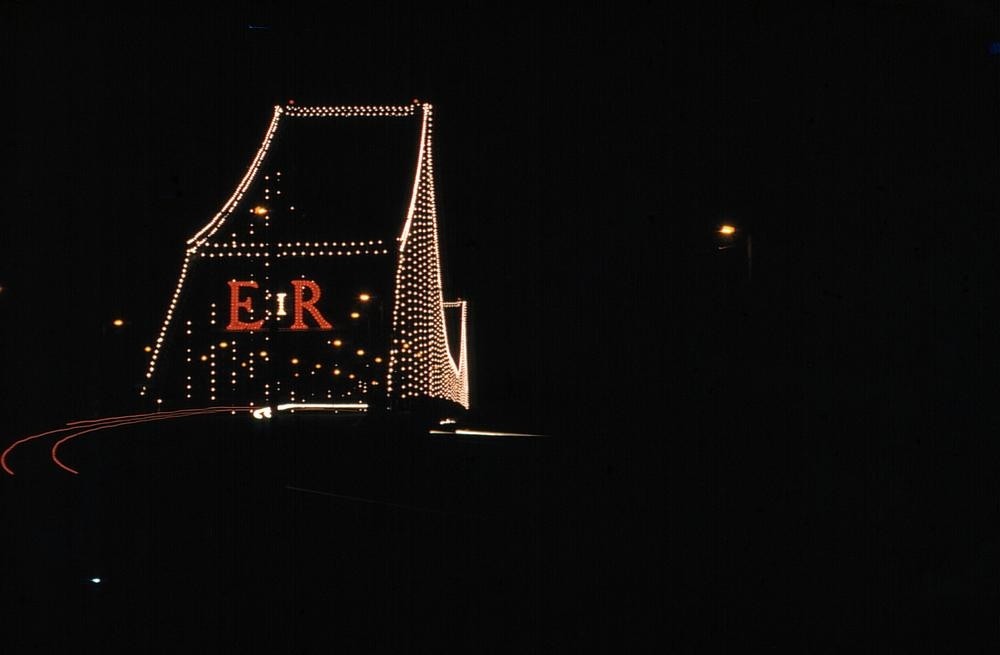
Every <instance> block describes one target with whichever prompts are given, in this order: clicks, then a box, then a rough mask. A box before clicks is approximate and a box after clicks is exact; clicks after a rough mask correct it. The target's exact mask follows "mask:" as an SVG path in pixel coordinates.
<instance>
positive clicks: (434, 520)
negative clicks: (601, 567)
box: [3, 415, 554, 653]
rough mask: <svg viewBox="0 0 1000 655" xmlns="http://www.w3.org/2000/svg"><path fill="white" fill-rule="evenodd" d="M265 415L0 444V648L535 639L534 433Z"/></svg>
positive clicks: (307, 646) (414, 644)
mask: <svg viewBox="0 0 1000 655" xmlns="http://www.w3.org/2000/svg"><path fill="white" fill-rule="evenodd" d="M281 418H282V419H284V420H278V421H275V422H273V423H272V424H271V425H269V426H261V425H255V424H253V423H252V422H251V421H250V419H248V418H246V417H244V416H239V417H231V416H228V415H226V416H223V417H214V418H199V419H189V420H188V421H187V422H186V423H184V422H175V423H173V424H169V423H168V424H160V425H148V426H142V427H137V428H129V429H122V430H119V431H117V432H113V431H108V432H105V433H96V434H95V435H93V436H94V437H95V438H94V439H93V440H91V441H89V442H85V441H84V440H83V439H82V438H81V439H80V440H79V442H78V443H75V444H73V445H70V446H67V447H66V448H65V451H64V452H63V455H64V459H65V460H66V461H67V463H69V462H72V466H74V467H75V468H77V469H78V470H79V471H80V475H79V476H72V475H70V474H68V473H65V472H63V471H61V470H57V469H56V468H55V467H54V466H53V465H52V464H51V463H50V462H48V461H46V459H47V458H46V455H47V452H45V453H43V452H42V451H43V450H44V451H47V448H35V449H33V450H32V451H31V452H28V450H29V449H28V448H25V449H24V451H23V453H18V454H17V455H15V456H14V457H12V459H11V462H12V464H13V465H14V466H16V467H17V468H16V470H17V471H18V475H17V477H15V478H9V477H6V476H5V477H6V479H5V481H4V485H5V488H4V503H5V510H6V516H7V522H6V526H7V527H6V529H5V535H6V542H7V546H8V549H9V550H8V556H7V557H6V558H5V563H6V566H5V572H4V584H3V587H4V593H3V596H4V601H5V605H6V608H5V611H6V614H5V615H6V616H7V617H8V619H11V618H13V619H14V620H12V621H10V622H9V623H7V625H8V626H9V627H8V629H7V631H6V635H5V640H6V642H7V646H8V648H10V649H12V650H8V648H5V650H7V652H39V651H45V650H49V649H54V648H74V649H76V648H88V649H90V648H93V647H98V646H100V647H111V646H112V645H114V646H118V647H125V648H128V649H130V650H135V651H137V652H178V651H180V650H187V651H189V652H246V651H248V650H253V651H256V652H294V653H299V652H306V653H308V652H320V651H321V650H328V649H329V648H330V647H355V648H356V649H357V650H359V651H368V652H400V651H407V650H421V649H423V648H429V647H437V646H445V645H452V646H464V647H469V648H475V649H477V650H478V649H479V648H480V646H482V645H490V646H492V647H497V648H500V649H501V650H532V649H537V648H539V647H541V646H542V644H544V642H545V641H546V640H548V639H549V638H550V636H546V633H545V630H544V627H543V626H544V623H545V622H544V617H543V614H544V611H545V602H544V600H543V599H544V597H545V594H546V591H545V587H546V585H547V584H548V583H547V582H546V580H547V578H548V577H549V576H548V574H547V570H548V569H549V568H550V567H551V562H550V561H548V560H549V559H550V558H551V557H552V553H551V552H550V549H549V548H548V546H547V545H546V542H548V541H549V539H548V538H547V536H546V532H547V528H546V525H547V522H546V520H545V515H546V513H547V512H548V511H550V506H549V505H550V500H549V499H548V498H547V493H546V490H545V488H546V481H545V480H544V479H543V476H542V472H543V471H544V470H546V469H547V468H548V466H547V461H548V460H550V459H551V451H552V447H553V445H554V441H552V440H544V439H524V438H522V439H515V438H507V439H498V438H492V439H490V438H485V437H480V438H476V437H465V438H463V437H455V436H433V437H432V436H427V435H426V433H422V432H409V431H406V430H405V429H392V430H383V429H381V428H378V429H373V430H358V429H356V428H352V427H350V426H349V425H347V424H345V423H344V422H331V420H330V419H328V418H325V417H315V416H313V417H302V418H299V417H281ZM94 577H100V578H101V582H100V584H95V583H92V582H90V581H89V580H90V579H91V578H94ZM5 622H6V621H5Z"/></svg>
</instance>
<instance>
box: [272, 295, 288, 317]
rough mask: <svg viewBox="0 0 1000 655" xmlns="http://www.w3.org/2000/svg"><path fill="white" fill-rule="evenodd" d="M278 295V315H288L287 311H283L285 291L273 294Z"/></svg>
mask: <svg viewBox="0 0 1000 655" xmlns="http://www.w3.org/2000/svg"><path fill="white" fill-rule="evenodd" d="M275 295H276V296H278V316H288V312H286V311H285V296H287V295H288V294H287V293H278V294H275Z"/></svg>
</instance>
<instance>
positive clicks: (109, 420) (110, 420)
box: [0, 406, 248, 475]
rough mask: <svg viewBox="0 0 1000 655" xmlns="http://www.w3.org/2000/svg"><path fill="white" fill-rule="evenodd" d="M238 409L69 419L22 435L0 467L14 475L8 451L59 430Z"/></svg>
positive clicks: (2, 455) (0, 455) (1, 456)
mask: <svg viewBox="0 0 1000 655" xmlns="http://www.w3.org/2000/svg"><path fill="white" fill-rule="evenodd" d="M239 409H248V408H246V407H241V406H226V407H223V406H215V407H201V408H194V409H179V410H174V411H169V412H149V413H145V414H126V415H122V416H107V417H105V418H97V419H85V420H81V421H69V422H68V423H66V425H65V426H63V427H61V428H54V429H52V430H46V431H44V432H39V433H36V434H32V435H29V436H27V437H23V438H21V439H18V440H17V441H15V442H14V443H12V444H10V445H9V446H7V448H6V449H5V450H4V451H3V453H0V467H2V468H3V470H4V471H5V472H6V473H7V474H8V475H14V471H13V469H11V468H10V466H9V465H8V464H7V456H8V455H10V453H11V452H12V451H13V450H14V449H15V448H16V447H18V446H20V445H21V444H25V443H28V442H30V441H34V440H36V439H41V438H42V437H47V436H49V435H53V434H59V433H61V432H67V431H69V430H72V429H74V428H79V427H84V426H95V425H102V426H112V425H115V424H117V423H120V422H123V421H132V420H134V419H141V418H148V417H157V416H159V417H163V418H172V417H182V416H186V415H188V414H191V413H192V412H202V411H204V410H219V411H223V410H224V411H234V410H239Z"/></svg>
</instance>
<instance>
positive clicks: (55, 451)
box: [50, 406, 250, 475]
mask: <svg viewBox="0 0 1000 655" xmlns="http://www.w3.org/2000/svg"><path fill="white" fill-rule="evenodd" d="M237 409H240V410H242V409H250V407H248V406H245V407H206V408H204V409H200V410H186V411H185V413H182V414H181V413H177V414H170V415H165V414H160V415H158V416H144V417H140V418H133V419H130V420H124V421H116V422H114V423H110V424H105V425H98V426H96V427H91V428H87V429H86V430H80V431H78V432H73V433H72V434H68V435H66V436H65V437H63V438H62V439H59V440H58V441H57V442H55V444H53V445H52V450H51V451H50V454H51V457H52V461H53V462H55V464H56V466H58V467H59V468H61V469H63V470H64V471H68V472H70V473H72V474H73V475H79V473H80V472H79V471H77V470H76V469H73V468H70V467H69V466H66V464H64V463H63V462H62V461H61V460H60V459H59V447H60V446H62V445H63V444H64V443H66V442H67V441H69V440H70V439H75V438H76V437H79V436H82V435H84V434H88V433H90V432H97V431H98V430H107V429H111V428H117V427H121V426H123V425H135V424H138V423H152V422H155V421H167V420H171V419H175V418H187V417H189V416H205V415H208V414H221V413H224V412H232V411H234V410H237Z"/></svg>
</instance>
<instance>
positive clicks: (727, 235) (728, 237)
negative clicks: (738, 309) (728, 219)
mask: <svg viewBox="0 0 1000 655" xmlns="http://www.w3.org/2000/svg"><path fill="white" fill-rule="evenodd" d="M740 231H741V230H737V229H736V227H735V226H734V225H730V224H729V223H723V224H722V225H720V226H719V230H718V233H719V235H720V236H722V237H723V238H724V239H725V241H726V244H727V245H724V246H719V247H718V248H719V250H728V249H729V248H732V247H734V246H735V244H734V243H733V241H734V240H735V238H736V235H737V233H738V232H740ZM745 241H746V244H747V281H748V282H749V281H752V280H753V238H752V236H751V234H750V233H749V232H747V235H746V239H745Z"/></svg>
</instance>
